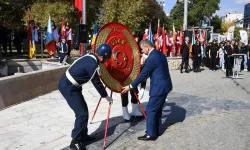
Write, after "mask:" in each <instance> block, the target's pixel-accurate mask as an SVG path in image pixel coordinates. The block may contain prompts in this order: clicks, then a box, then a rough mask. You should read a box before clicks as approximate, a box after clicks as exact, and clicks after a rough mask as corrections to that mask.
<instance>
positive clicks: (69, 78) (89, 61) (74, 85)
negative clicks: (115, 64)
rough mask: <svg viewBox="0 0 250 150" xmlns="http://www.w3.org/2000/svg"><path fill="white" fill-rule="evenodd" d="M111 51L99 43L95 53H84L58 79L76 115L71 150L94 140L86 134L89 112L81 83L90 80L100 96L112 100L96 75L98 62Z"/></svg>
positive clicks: (59, 86) (60, 89)
mask: <svg viewBox="0 0 250 150" xmlns="http://www.w3.org/2000/svg"><path fill="white" fill-rule="evenodd" d="M111 53H112V50H111V47H110V46H109V45H107V44H102V45H100V46H99V47H98V48H97V52H96V54H93V53H90V54H86V55H84V56H82V57H81V58H79V59H78V60H76V61H75V62H74V63H73V64H72V65H71V66H70V67H69V68H68V70H67V71H66V73H64V74H63V76H62V77H61V79H60V81H59V85H58V88H59V91H60V92H61V94H62V95H63V97H64V98H65V99H66V101H67V103H68V105H69V106H70V108H71V109H72V110H73V111H74V113H75V117H76V119H75V126H74V129H73V130H72V134H71V136H72V141H71V144H70V148H71V149H73V150H78V149H81V146H82V143H83V142H86V141H92V140H95V138H94V137H91V136H90V135H88V127H87V124H88V116H89V113H88V107H87V104H86V102H85V99H84V97H83V95H82V87H81V85H83V84H85V83H87V82H88V81H91V82H92V83H93V85H94V86H95V88H96V90H97V91H98V92H99V94H100V95H101V97H103V98H105V99H106V100H107V101H108V102H109V103H112V102H113V99H112V98H111V97H109V96H108V95H107V92H106V90H105V88H104V87H103V84H102V82H101V81H100V78H99V76H98V68H99V64H100V63H104V62H105V61H107V60H108V59H110V57H111Z"/></svg>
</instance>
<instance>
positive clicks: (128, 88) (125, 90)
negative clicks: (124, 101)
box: [121, 85, 130, 94]
mask: <svg viewBox="0 0 250 150" xmlns="http://www.w3.org/2000/svg"><path fill="white" fill-rule="evenodd" d="M122 89H123V90H122V92H121V94H124V93H127V92H128V91H129V90H130V87H129V85H127V86H125V87H123V88H122Z"/></svg>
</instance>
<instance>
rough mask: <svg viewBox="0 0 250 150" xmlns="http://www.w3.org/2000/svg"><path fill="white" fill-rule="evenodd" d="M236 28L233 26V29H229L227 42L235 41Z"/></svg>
mask: <svg viewBox="0 0 250 150" xmlns="http://www.w3.org/2000/svg"><path fill="white" fill-rule="evenodd" d="M234 28H235V26H231V27H229V28H228V30H227V40H230V41H231V40H232V39H234Z"/></svg>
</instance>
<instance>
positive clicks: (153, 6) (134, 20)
mask: <svg viewBox="0 0 250 150" xmlns="http://www.w3.org/2000/svg"><path fill="white" fill-rule="evenodd" d="M102 12H103V14H102V15H101V16H100V18H101V19H100V20H101V22H102V23H108V22H120V23H122V24H124V25H125V26H127V27H128V28H129V29H130V30H132V31H134V32H139V31H141V30H142V29H143V30H144V29H145V28H148V27H149V24H150V23H151V25H152V28H153V30H154V32H156V29H157V23H158V19H160V20H161V23H163V22H166V21H167V17H166V15H165V13H164V11H163V10H162V9H161V7H160V5H159V4H158V3H157V2H156V1H155V0H122V1H117V0H106V1H104V2H103V7H102ZM152 12H153V13H152Z"/></svg>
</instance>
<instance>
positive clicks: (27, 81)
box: [0, 66, 68, 109]
mask: <svg viewBox="0 0 250 150" xmlns="http://www.w3.org/2000/svg"><path fill="white" fill-rule="evenodd" d="M67 68H68V67H67V66H61V67H58V68H54V69H46V70H38V71H34V72H28V73H23V74H18V75H13V76H8V77H4V78H0V109H3V108H5V107H8V106H11V105H14V104H18V103H20V102H23V101H27V100H30V99H32V98H35V97H37V96H39V95H43V94H46V93H49V92H51V91H54V90H57V89H58V82H59V79H60V78H61V76H62V74H63V73H64V72H65V71H66V69H67Z"/></svg>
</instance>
